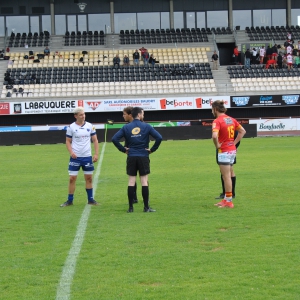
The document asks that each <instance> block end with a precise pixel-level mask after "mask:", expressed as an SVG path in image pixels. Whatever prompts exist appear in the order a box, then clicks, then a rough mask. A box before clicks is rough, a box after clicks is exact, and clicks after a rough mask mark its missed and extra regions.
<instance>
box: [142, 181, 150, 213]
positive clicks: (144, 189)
mask: <svg viewBox="0 0 300 300" xmlns="http://www.w3.org/2000/svg"><path fill="white" fill-rule="evenodd" d="M142 196H143V200H144V207H145V208H149V187H148V186H142Z"/></svg>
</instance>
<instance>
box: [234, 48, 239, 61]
mask: <svg viewBox="0 0 300 300" xmlns="http://www.w3.org/2000/svg"><path fill="white" fill-rule="evenodd" d="M233 58H234V62H235V64H236V65H237V64H238V58H239V49H238V46H235V48H234V49H233Z"/></svg>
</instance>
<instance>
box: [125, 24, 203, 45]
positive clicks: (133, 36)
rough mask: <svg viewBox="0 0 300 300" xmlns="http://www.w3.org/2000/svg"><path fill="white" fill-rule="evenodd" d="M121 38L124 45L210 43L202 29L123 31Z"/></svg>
mask: <svg viewBox="0 0 300 300" xmlns="http://www.w3.org/2000/svg"><path fill="white" fill-rule="evenodd" d="M119 38H120V44H122V45H131V44H165V43H202V42H208V37H207V33H206V30H204V31H202V30H200V28H181V29H179V28H177V29H161V30H160V29H141V30H139V29H136V30H121V31H120V34H119Z"/></svg>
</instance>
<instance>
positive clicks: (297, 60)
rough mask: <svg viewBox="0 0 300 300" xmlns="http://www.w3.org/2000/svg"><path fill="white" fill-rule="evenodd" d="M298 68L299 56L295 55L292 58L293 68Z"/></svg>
mask: <svg viewBox="0 0 300 300" xmlns="http://www.w3.org/2000/svg"><path fill="white" fill-rule="evenodd" d="M298 67H300V56H299V55H298V54H297V55H295V56H294V68H298Z"/></svg>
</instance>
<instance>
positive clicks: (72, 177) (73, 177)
mask: <svg viewBox="0 0 300 300" xmlns="http://www.w3.org/2000/svg"><path fill="white" fill-rule="evenodd" d="M76 179H77V176H70V184H72V183H74V182H75V181H76Z"/></svg>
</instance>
